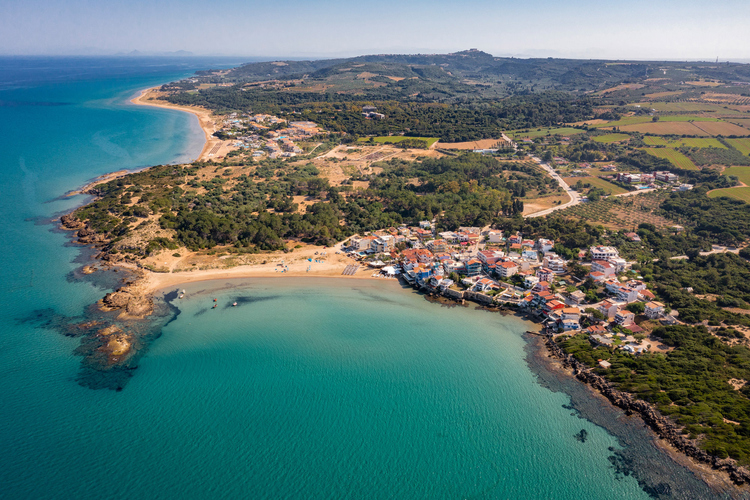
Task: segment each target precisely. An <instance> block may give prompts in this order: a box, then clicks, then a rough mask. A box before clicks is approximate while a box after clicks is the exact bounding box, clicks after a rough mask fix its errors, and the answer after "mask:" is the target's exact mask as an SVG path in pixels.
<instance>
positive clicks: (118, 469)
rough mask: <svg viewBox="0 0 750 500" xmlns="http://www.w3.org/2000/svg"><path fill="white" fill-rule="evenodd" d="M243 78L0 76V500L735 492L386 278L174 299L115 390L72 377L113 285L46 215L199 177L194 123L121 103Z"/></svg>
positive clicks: (214, 288)
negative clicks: (193, 174)
mask: <svg viewBox="0 0 750 500" xmlns="http://www.w3.org/2000/svg"><path fill="white" fill-rule="evenodd" d="M242 62H245V61H243V60H232V59H218V58H213V59H212V58H203V59H201V58H171V59H170V58H156V57H154V58H148V57H143V58H124V57H123V58H112V57H110V58H94V57H79V58H74V57H70V58H49V57H35V58H32V57H3V58H0V179H1V181H0V235H2V237H0V250H1V253H0V255H4V256H5V260H4V261H3V263H2V265H0V498H3V499H131V498H146V499H149V498H154V499H172V498H175V499H177V498H179V499H223V498H227V499H230V498H231V499H234V498H252V499H265V498H268V499H339V498H342V499H389V498H398V499H506V498H507V499H576V500H578V499H645V498H690V499H701V498H729V496H730V495H734V496H736V495H741V493H737V492H736V491H735V492H734V493H731V492H730V493H728V492H726V491H718V490H716V489H712V488H710V487H709V486H707V485H706V483H705V482H703V481H702V480H701V479H700V478H699V477H698V476H697V475H696V474H694V473H693V472H691V471H690V470H688V469H686V468H685V467H683V466H681V465H679V464H678V463H676V462H675V461H674V460H673V459H672V458H670V456H669V455H668V454H666V453H664V452H663V451H661V448H659V447H658V446H656V445H655V442H654V438H653V436H652V435H651V433H650V431H648V430H646V429H644V428H643V424H642V422H640V421H639V420H637V418H635V417H626V416H625V415H623V414H622V412H620V411H619V410H616V409H614V408H612V407H611V406H609V405H608V404H607V403H606V402H603V401H601V400H600V399H599V398H595V397H593V396H592V395H591V394H590V393H589V392H587V391H588V390H587V389H586V388H585V387H584V386H582V385H581V384H579V383H578V382H576V381H575V380H574V379H572V378H570V377H567V376H561V375H560V374H559V373H556V372H555V371H554V370H552V369H550V367H549V363H548V362H547V361H546V360H545V356H544V354H543V351H540V350H539V347H538V345H537V344H538V341H537V340H536V338H535V337H533V336H530V335H527V334H526V333H525V332H526V330H528V329H530V328H531V327H532V326H533V325H530V324H529V323H526V322H525V321H523V320H522V319H520V318H517V317H514V316H504V315H501V314H498V313H492V312H487V311H483V310H478V309H476V308H474V307H461V306H456V307H446V306H445V305H441V304H436V303H432V302H429V301H427V300H425V297H423V296H421V295H419V294H418V293H416V292H414V291H412V290H410V289H408V288H404V287H402V286H400V285H398V284H397V283H396V282H394V281H391V280H383V281H375V280H370V281H364V280H337V279H315V278H310V279H301V278H297V279H294V278H276V279H270V278H267V279H254V280H244V281H243V280H235V281H227V280H220V281H209V282H202V283H193V284H190V285H187V286H185V287H184V289H185V292H186V293H185V296H184V297H183V298H181V299H180V298H177V296H176V294H175V293H174V290H167V291H165V292H164V293H161V294H160V295H159V296H158V297H157V302H158V305H159V306H160V307H158V310H159V311H160V312H159V314H158V315H157V317H156V318H155V319H153V320H152V323H149V324H147V325H145V326H144V325H140V328H147V329H149V328H150V330H149V332H150V334H149V336H147V337H145V338H147V339H148V341H147V343H146V344H145V345H144V346H143V347H142V351H141V352H140V353H139V357H138V361H137V364H136V365H135V366H132V367H131V369H130V370H129V371H128V373H127V376H126V377H124V378H121V379H118V382H117V383H116V384H115V385H112V384H110V383H108V382H107V379H106V376H107V375H106V374H103V375H102V374H98V373H97V372H92V371H91V370H89V369H87V368H86V367H85V366H84V365H83V364H82V357H81V356H80V352H81V350H80V347H81V344H82V342H83V340H82V338H81V337H80V336H77V335H76V332H75V328H71V325H74V324H76V323H80V322H85V321H87V320H91V319H92V318H94V317H95V316H96V314H97V313H96V312H95V311H96V308H95V307H92V304H94V303H95V302H96V301H97V300H99V299H100V298H101V297H102V296H103V295H104V294H105V293H107V292H108V291H111V290H113V289H114V288H116V287H117V286H119V284H120V282H121V280H122V279H123V278H127V276H126V275H125V273H115V272H97V273H94V274H93V275H90V276H86V275H83V274H82V273H81V272H80V268H81V267H82V266H83V265H84V264H87V263H88V264H90V263H92V262H93V261H92V260H91V259H92V256H93V254H92V252H90V251H87V250H86V249H82V248H81V247H80V246H77V245H75V244H73V243H72V242H71V239H70V234H68V233H66V232H64V231H60V230H59V229H58V227H57V224H56V223H55V219H56V218H57V217H59V216H60V215H61V214H63V213H66V212H68V211H70V210H72V209H74V208H75V207H77V206H79V205H81V204H83V203H85V202H87V201H88V198H87V197H86V196H74V197H66V196H65V195H66V193H68V192H70V191H71V190H74V189H76V188H78V187H80V186H82V185H84V184H86V183H87V181H89V180H91V179H93V178H95V177H97V176H100V175H103V174H106V173H109V172H113V171H117V170H123V169H128V170H137V169H140V168H144V167H147V166H150V165H156V164H166V163H176V162H186V161H190V160H191V159H193V158H195V157H196V156H197V155H198V153H199V152H200V150H201V148H202V145H203V133H202V131H201V130H200V128H199V126H198V123H197V120H196V118H195V117H194V116H192V115H189V114H186V113H182V112H179V111H173V110H165V109H158V108H150V107H144V106H135V105H133V104H131V103H130V102H129V100H130V99H131V98H132V97H133V96H135V95H137V93H138V91H139V90H141V89H144V88H147V87H151V86H154V85H158V84H161V83H166V82H169V81H173V80H176V79H179V78H183V77H186V76H189V75H191V74H192V73H193V72H194V71H196V70H202V69H211V68H225V67H231V66H234V65H237V64H239V63H242ZM234 302H237V304H238V305H237V306H236V307H232V306H231V304H232V303H234ZM213 304H217V307H216V308H213ZM100 376H101V377H104V378H102V379H100ZM115 386H116V387H115Z"/></svg>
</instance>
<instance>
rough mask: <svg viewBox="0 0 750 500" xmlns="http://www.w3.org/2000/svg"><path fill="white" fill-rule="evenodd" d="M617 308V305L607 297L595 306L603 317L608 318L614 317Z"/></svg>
mask: <svg viewBox="0 0 750 500" xmlns="http://www.w3.org/2000/svg"><path fill="white" fill-rule="evenodd" d="M617 309H618V305H617V304H615V303H614V302H612V301H611V300H608V299H605V300H602V301H601V302H600V303H599V306H598V307H597V308H596V310H597V311H599V312H600V313H602V314H603V315H604V317H605V318H609V319H612V318H614V317H615V315H616V314H617Z"/></svg>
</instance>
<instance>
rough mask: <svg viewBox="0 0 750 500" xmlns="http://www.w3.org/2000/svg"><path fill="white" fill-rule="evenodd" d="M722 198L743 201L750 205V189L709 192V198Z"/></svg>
mask: <svg viewBox="0 0 750 500" xmlns="http://www.w3.org/2000/svg"><path fill="white" fill-rule="evenodd" d="M722 196H728V197H730V198H734V199H736V200H742V201H744V202H746V203H750V187H733V188H726V189H714V190H713V191H709V192H708V197H709V198H721V197H722Z"/></svg>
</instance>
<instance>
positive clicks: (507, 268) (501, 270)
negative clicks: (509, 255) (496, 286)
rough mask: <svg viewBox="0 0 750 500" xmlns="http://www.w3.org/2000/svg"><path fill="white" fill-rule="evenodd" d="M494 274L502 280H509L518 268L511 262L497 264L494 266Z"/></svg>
mask: <svg viewBox="0 0 750 500" xmlns="http://www.w3.org/2000/svg"><path fill="white" fill-rule="evenodd" d="M495 272H496V273H497V274H498V275H499V276H500V277H502V278H510V277H511V276H513V275H514V274H516V273H517V272H518V266H517V265H516V264H515V263H513V262H499V263H497V264H496V265H495Z"/></svg>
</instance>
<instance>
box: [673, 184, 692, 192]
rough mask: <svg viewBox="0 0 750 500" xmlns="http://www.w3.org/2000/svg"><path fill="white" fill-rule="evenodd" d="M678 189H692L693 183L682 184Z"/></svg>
mask: <svg viewBox="0 0 750 500" xmlns="http://www.w3.org/2000/svg"><path fill="white" fill-rule="evenodd" d="M677 189H678V190H679V191H690V190H691V189H693V185H692V184H680V187H679V188H677Z"/></svg>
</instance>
